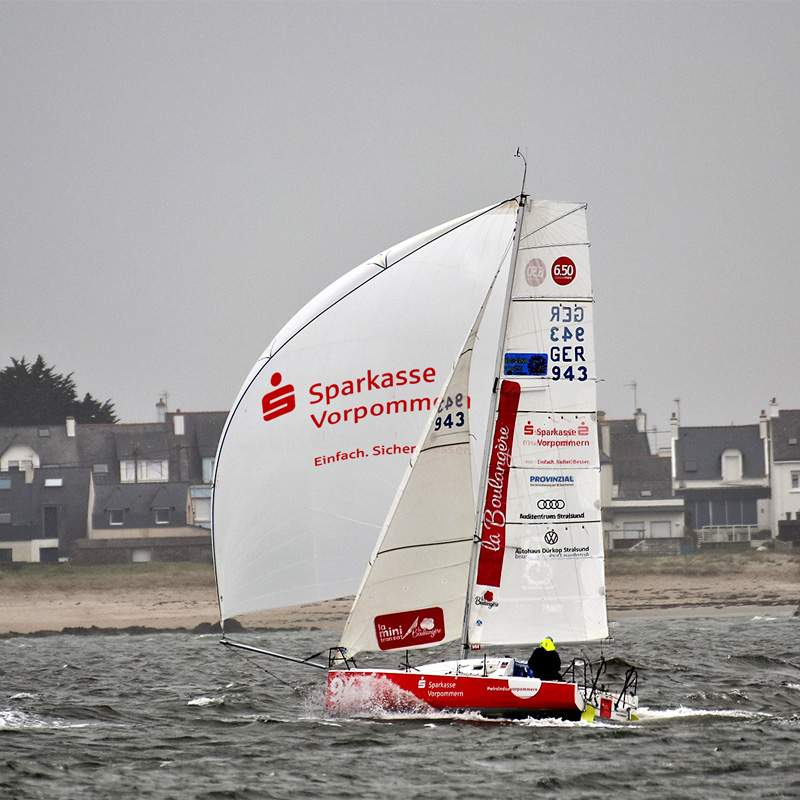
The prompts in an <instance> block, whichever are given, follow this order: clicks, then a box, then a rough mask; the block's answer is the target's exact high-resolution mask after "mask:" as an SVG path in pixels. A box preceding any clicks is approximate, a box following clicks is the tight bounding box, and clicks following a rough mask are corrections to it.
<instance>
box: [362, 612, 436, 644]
mask: <svg viewBox="0 0 800 800" xmlns="http://www.w3.org/2000/svg"><path fill="white" fill-rule="evenodd" d="M374 624H375V637H376V638H377V640H378V647H380V649H381V650H394V649H395V648H398V647H409V646H413V645H420V644H432V643H434V642H440V641H442V639H444V611H443V610H442V609H441V608H439V607H434V608H420V609H417V610H415V611H398V612H396V613H394V614H383V615H381V616H379V617H375V620H374Z"/></svg>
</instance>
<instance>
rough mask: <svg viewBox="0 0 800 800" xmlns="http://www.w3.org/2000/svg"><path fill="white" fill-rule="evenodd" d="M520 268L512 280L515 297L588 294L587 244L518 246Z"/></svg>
mask: <svg viewBox="0 0 800 800" xmlns="http://www.w3.org/2000/svg"><path fill="white" fill-rule="evenodd" d="M519 260H520V262H521V265H522V269H520V270H518V272H517V275H516V277H515V280H514V286H513V292H514V297H590V296H591V294H592V281H591V272H590V268H589V248H588V247H587V246H586V245H580V244H579V245H572V246H570V245H563V246H559V247H539V248H536V249H530V250H527V249H526V248H525V241H524V240H523V243H522V245H521V246H520V252H519Z"/></svg>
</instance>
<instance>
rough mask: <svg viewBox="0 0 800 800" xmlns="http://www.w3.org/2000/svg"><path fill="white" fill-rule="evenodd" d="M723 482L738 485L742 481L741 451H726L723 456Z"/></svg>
mask: <svg viewBox="0 0 800 800" xmlns="http://www.w3.org/2000/svg"><path fill="white" fill-rule="evenodd" d="M722 480H723V481H725V482H726V483H738V482H739V481H741V480H742V453H741V451H739V450H725V452H724V453H723V454H722Z"/></svg>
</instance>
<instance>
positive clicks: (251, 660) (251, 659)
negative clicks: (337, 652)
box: [235, 650, 324, 694]
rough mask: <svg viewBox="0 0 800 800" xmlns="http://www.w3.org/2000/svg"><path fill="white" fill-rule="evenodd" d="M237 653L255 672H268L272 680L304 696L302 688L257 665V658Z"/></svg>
mask: <svg viewBox="0 0 800 800" xmlns="http://www.w3.org/2000/svg"><path fill="white" fill-rule="evenodd" d="M235 652H236V655H238V656H239V658H243V659H244V660H245V661H247V663H248V664H250V665H251V666H252V667H253V668H254V669H255V670H257V671H259V672H266V673H267V675H269V676H270V678H274V679H275V680H276V681H278V683H282V684H283V685H284V686H288V687H289V688H290V689H291V690H292V691H293V692H297V693H298V694H303V693H304V690H303V689H302V688H301V687H299V686H294V685H292V684H291V683H289V682H288V681H285V680H283V678H279V677H278V676H277V675H276V674H275V673H274V672H270V670H268V669H267V668H266V667H265V666H263V665H262V664H259V663H257V662H256V659H255V656H248V655H246V654H245V653H241V652H239V651H238V650H235ZM323 652H324V651H323ZM317 655H320V653H317ZM309 658H312V656H309Z"/></svg>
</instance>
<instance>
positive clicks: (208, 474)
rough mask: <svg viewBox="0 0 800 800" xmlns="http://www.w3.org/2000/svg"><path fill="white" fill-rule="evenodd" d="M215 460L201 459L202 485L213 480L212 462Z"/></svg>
mask: <svg viewBox="0 0 800 800" xmlns="http://www.w3.org/2000/svg"><path fill="white" fill-rule="evenodd" d="M215 461H216V459H215V458H213V457H212V458H204V459H203V483H211V481H212V480H214V462H215Z"/></svg>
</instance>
